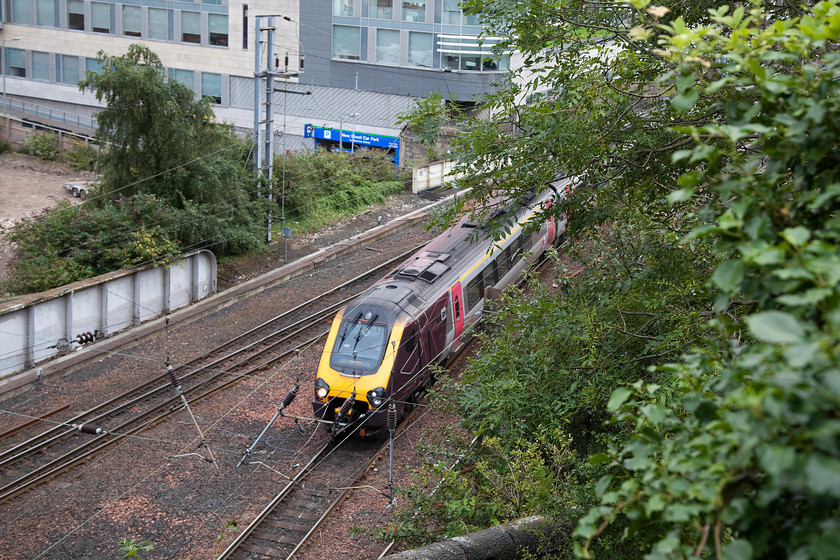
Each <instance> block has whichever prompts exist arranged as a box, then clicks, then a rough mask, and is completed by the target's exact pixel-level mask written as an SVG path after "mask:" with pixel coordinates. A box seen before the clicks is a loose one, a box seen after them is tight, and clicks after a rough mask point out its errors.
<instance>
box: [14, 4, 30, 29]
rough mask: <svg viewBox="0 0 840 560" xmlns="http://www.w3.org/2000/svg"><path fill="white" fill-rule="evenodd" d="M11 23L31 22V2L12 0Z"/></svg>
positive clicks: (28, 23)
mask: <svg viewBox="0 0 840 560" xmlns="http://www.w3.org/2000/svg"><path fill="white" fill-rule="evenodd" d="M12 23H25V24H26V25H31V24H32V4H31V3H30V0H12Z"/></svg>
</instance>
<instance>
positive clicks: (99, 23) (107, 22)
mask: <svg viewBox="0 0 840 560" xmlns="http://www.w3.org/2000/svg"><path fill="white" fill-rule="evenodd" d="M90 28H91V30H93V32H94V33H110V32H111V4H103V3H101V2H91V3H90Z"/></svg>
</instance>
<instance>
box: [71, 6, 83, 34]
mask: <svg viewBox="0 0 840 560" xmlns="http://www.w3.org/2000/svg"><path fill="white" fill-rule="evenodd" d="M67 27H68V28H69V29H79V30H81V31H84V29H85V3H84V2H83V1H82V0H67Z"/></svg>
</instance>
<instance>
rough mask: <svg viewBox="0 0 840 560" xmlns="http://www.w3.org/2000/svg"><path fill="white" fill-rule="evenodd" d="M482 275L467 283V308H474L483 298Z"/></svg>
mask: <svg viewBox="0 0 840 560" xmlns="http://www.w3.org/2000/svg"><path fill="white" fill-rule="evenodd" d="M481 292H482V288H481V276H480V275H479V276H476V277H475V278H473V279H472V280H470V282H469V284H467V309H472V308H473V307H475V305H476V304H477V303H478V300H480V299H481Z"/></svg>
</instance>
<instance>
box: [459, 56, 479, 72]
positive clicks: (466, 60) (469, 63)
mask: <svg viewBox="0 0 840 560" xmlns="http://www.w3.org/2000/svg"><path fill="white" fill-rule="evenodd" d="M461 70H481V57H480V56H476V55H471V54H462V55H461Z"/></svg>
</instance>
